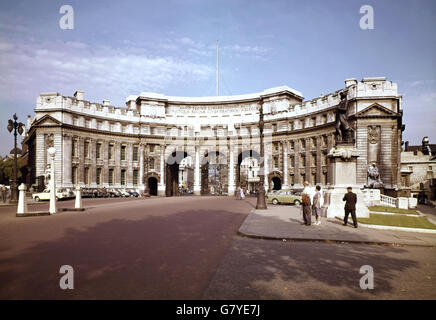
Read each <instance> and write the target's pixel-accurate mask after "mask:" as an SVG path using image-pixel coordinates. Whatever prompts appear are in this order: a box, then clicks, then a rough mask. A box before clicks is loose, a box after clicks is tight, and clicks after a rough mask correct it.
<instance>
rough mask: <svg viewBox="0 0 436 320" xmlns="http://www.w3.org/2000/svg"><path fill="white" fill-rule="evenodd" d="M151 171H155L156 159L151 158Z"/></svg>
mask: <svg viewBox="0 0 436 320" xmlns="http://www.w3.org/2000/svg"><path fill="white" fill-rule="evenodd" d="M150 170H154V158H150Z"/></svg>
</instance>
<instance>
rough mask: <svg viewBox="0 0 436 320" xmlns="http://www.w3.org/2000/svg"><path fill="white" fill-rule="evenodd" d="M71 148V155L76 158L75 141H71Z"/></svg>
mask: <svg viewBox="0 0 436 320" xmlns="http://www.w3.org/2000/svg"><path fill="white" fill-rule="evenodd" d="M71 148H72V149H71V155H72V156H73V157H77V140H76V139H73V141H72V146H71Z"/></svg>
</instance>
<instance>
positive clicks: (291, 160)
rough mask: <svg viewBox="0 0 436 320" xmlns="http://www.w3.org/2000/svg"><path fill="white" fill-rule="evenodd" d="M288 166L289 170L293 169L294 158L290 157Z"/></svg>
mask: <svg viewBox="0 0 436 320" xmlns="http://www.w3.org/2000/svg"><path fill="white" fill-rule="evenodd" d="M289 164H290V165H291V168H293V167H295V158H294V156H291V157H290V161H289Z"/></svg>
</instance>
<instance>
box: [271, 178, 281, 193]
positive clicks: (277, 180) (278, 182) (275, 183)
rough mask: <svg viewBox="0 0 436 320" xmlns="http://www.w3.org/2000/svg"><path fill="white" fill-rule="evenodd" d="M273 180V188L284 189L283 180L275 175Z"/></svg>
mask: <svg viewBox="0 0 436 320" xmlns="http://www.w3.org/2000/svg"><path fill="white" fill-rule="evenodd" d="M271 181H272V189H273V190H281V189H282V180H281V179H280V178H279V177H273V178H272V179H271Z"/></svg>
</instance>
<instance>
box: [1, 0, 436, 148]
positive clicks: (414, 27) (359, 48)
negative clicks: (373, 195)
mask: <svg viewBox="0 0 436 320" xmlns="http://www.w3.org/2000/svg"><path fill="white" fill-rule="evenodd" d="M63 5H70V6H71V7H72V8H73V12H74V28H73V29H62V28H61V27H60V20H61V19H62V17H63V16H64V15H65V13H60V8H61V7H62V6H63ZM364 5H370V6H372V8H373V10H374V28H373V29H366V30H364V29H361V28H360V20H361V18H362V16H363V15H364V13H360V8H361V7H362V6H364ZM435 33H436V1H434V0H428V1H425V0H378V1H368V0H343V1H336V0H319V1H318V0H317V1H314V0H309V1H290V0H268V1H258V0H250V1H243V0H220V1H218V0H179V1H176V0H173V1H166V0H157V1H154V0H153V1H148V0H142V1H139V0H123V1H118V0H117V1H103V0H92V1H83V0H82V1H75V0H68V1H67V0H62V1H57V0H26V1H23V0H10V1H9V0H0V75H1V76H0V141H1V143H0V155H5V154H7V153H9V150H11V149H12V147H13V136H12V135H11V134H9V132H8V131H7V129H6V127H7V121H8V119H10V118H11V117H12V116H13V114H14V113H17V116H18V118H19V120H21V121H22V122H26V118H27V115H29V114H30V115H33V110H34V108H35V106H36V99H37V97H38V96H39V94H40V93H41V92H59V93H60V94H61V95H64V96H72V95H73V94H74V92H75V91H76V90H78V89H80V90H83V91H84V92H85V93H84V97H85V99H86V100H88V101H92V102H100V103H101V102H102V100H104V99H108V100H110V101H111V104H112V105H116V106H123V107H124V106H125V99H126V97H127V96H128V95H131V94H139V93H140V92H158V93H162V94H165V95H170V96H213V95H215V66H216V41H217V40H218V41H219V48H220V50H219V65H220V68H219V69H220V92H219V94H220V95H236V94H246V93H254V92H260V91H263V90H265V89H268V88H272V87H276V86H283V85H286V86H289V87H291V88H294V89H296V90H298V91H300V92H302V93H303V95H304V98H305V100H310V99H313V98H315V97H318V96H319V95H320V94H327V93H330V92H334V91H336V90H339V89H341V88H343V87H344V80H345V79H347V78H356V79H358V80H361V79H362V78H363V77H374V76H384V77H386V78H387V79H388V80H390V81H393V82H395V83H397V84H398V90H399V93H400V94H401V95H403V109H404V116H403V122H404V123H405V124H406V130H405V131H404V135H403V140H404V141H406V140H409V141H410V143H411V144H420V143H421V139H422V137H423V136H428V137H429V138H430V143H436V125H435V121H436V109H435V108H436V36H435Z"/></svg>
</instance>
